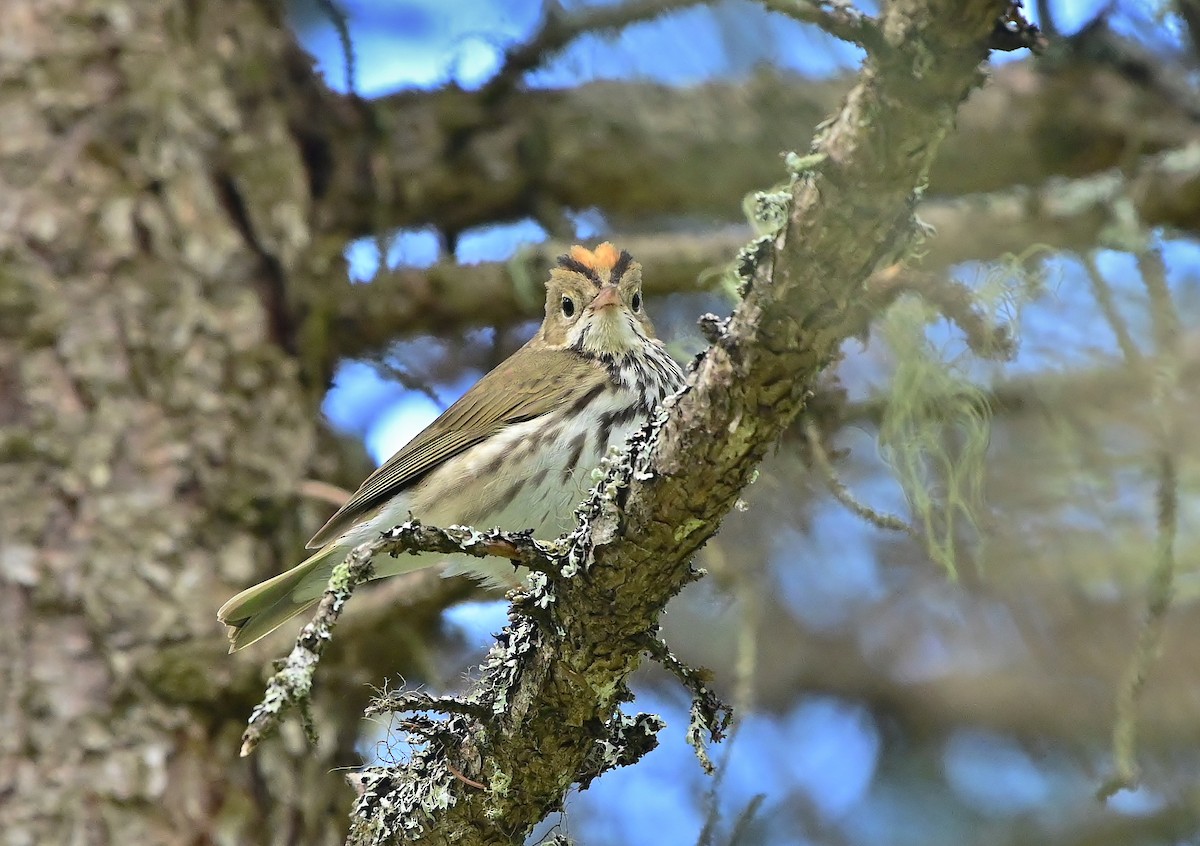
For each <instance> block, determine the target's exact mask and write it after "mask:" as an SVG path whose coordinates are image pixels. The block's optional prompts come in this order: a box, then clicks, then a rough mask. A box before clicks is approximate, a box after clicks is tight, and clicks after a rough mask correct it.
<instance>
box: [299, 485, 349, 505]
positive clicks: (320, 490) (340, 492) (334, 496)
mask: <svg viewBox="0 0 1200 846" xmlns="http://www.w3.org/2000/svg"><path fill="white" fill-rule="evenodd" d="M300 495H301V496H305V497H308V498H309V499H319V500H320V501H321V502H328V503H329V504H330V505H333V506H336V507H338V508H341V507H342V506H343V505H345V504H346V503H347V502H349V500H350V497H351V495H352V494H351V493H350V491H348V490H346V489H345V488H339V487H338V486H337V485H331V484H330V483H329V482H322V481H321V480H320V479H305V480H304V481H302V482H301V483H300Z"/></svg>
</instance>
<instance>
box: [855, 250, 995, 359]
mask: <svg viewBox="0 0 1200 846" xmlns="http://www.w3.org/2000/svg"><path fill="white" fill-rule="evenodd" d="M867 292H868V297H869V299H870V300H871V302H870V305H871V308H872V309H875V310H877V311H882V310H883V309H885V308H886V307H887V306H888V305H889V304H890V303H892V302H893V301H894V300H895V299H896V298H897V297H898V296H900V295H901V294H904V293H912V294H916V295H917V296H919V297H920V298H921V299H923V300H925V302H927V303H929V304H930V305H931V306H933V307H934V308H936V309H937V310H938V311H939V312H940V313H941V314H942V315H943V316H944V317H945V318H946V319H947V320H949V321H951V322H952V323H953V324H954V325H955V326H957V327H958V328H959V329H961V330H962V333H963V336H964V339H965V340H966V342H967V346H968V347H970V348H971V352H973V353H975V355H977V356H979V357H980V358H991V359H1002V360H1008V359H1011V358H1012V357H1013V356H1014V355H1016V352H1017V345H1016V341H1015V339H1014V338H1013V336H1012V333H1011V332H1010V331H1009V329H1008V327H1007V326H1005V325H1003V324H1001V323H993V322H992V321H991V320H989V319H988V318H987V316H986V315H984V314H983V313H982V312H981V311H980V310H979V308H978V306H977V300H976V299H975V295H974V294H973V293H972V292H971V289H970V288H968V287H967V286H966V285H962V284H959V283H958V282H955V281H954V280H953V279H951V278H950V277H949V276H946V275H945V274H942V273H930V272H927V271H922V270H916V269H912V268H903V267H901V266H900V265H898V264H894V265H891V266H889V267H886V268H884V269H882V270H880V271H878V272H877V273H875V274H874V275H873V276H872V277H871V279H870V281H869V282H868V283H867Z"/></svg>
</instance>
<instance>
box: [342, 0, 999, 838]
mask: <svg viewBox="0 0 1200 846" xmlns="http://www.w3.org/2000/svg"><path fill="white" fill-rule="evenodd" d="M1006 11H1008V6H1007V5H1006V4H1005V3H1003V2H987V1H986V0H972V2H967V3H948V2H947V3H936V2H933V3H926V2H919V1H918V0H904V2H895V3H892V4H891V5H889V6H888V7H887V8H885V10H884V13H883V16H882V18H881V31H882V32H883V33H884V38H885V39H886V40H887V45H888V50H886V51H885V56H883V57H874V56H873V57H871V58H868V60H867V62H866V64H865V66H864V69H863V71H862V74H861V76H860V79H859V82H858V83H857V84H856V85H855V87H854V88H853V90H852V91H851V92H850V94H849V95H848V96H847V99H846V101H845V104H844V106H843V108H842V110H841V111H840V113H839V114H838V115H837V116H836V117H835V118H834V119H833V120H832V121H831V122H830V123H829V124H828V125H827V126H826V128H825V129H824V130H823V131H822V132H821V134H820V135H819V136H818V138H817V139H816V140H815V142H814V147H813V152H814V153H815V154H816V158H814V159H812V161H813V162H814V164H813V165H812V166H811V167H810V168H809V169H807V170H806V171H805V172H803V173H801V174H799V175H797V176H796V178H795V179H794V181H793V183H792V185H791V188H790V191H789V194H790V203H789V208H788V213H787V215H786V218H785V225H784V228H783V229H782V230H781V231H780V233H779V235H778V237H777V238H776V239H775V240H774V242H773V244H771V245H769V247H768V249H767V251H766V252H765V253H763V251H762V250H759V251H758V253H757V255H758V256H759V257H760V258H761V259H765V261H760V262H758V263H757V265H756V266H754V267H750V266H748V265H745V264H744V265H743V266H744V267H747V269H749V270H752V271H753V275H752V278H750V279H748V280H747V290H746V296H745V299H744V301H743V302H742V304H741V306H740V307H739V308H738V310H737V312H736V313H735V314H734V316H733V318H732V320H731V321H729V323H728V324H726V325H724V326H723V327H718V330H717V331H718V332H719V336H718V338H717V342H716V343H715V344H714V345H713V346H712V347H711V348H710V349H709V350H708V352H707V353H706V354H705V355H704V356H703V357H702V358H701V360H700V361H699V362H698V364H697V366H696V367H695V369H694V371H693V373H692V375H691V377H690V379H689V385H688V388H686V389H685V390H684V391H683V393H681V394H680V395H679V396H678V397H677V398H676V399H675V400H673V401H671V402H669V403H668V404H667V407H665V408H663V409H661V410H660V414H659V415H658V416H657V417H656V419H655V420H654V421H652V422H651V423H650V424H649V425H648V426H647V427H645V428H644V429H643V430H642V431H641V432H640V433H639V434H638V435H636V436H635V437H634V438H632V439H631V441H630V444H629V448H628V452H626V453H625V454H624V455H623V456H621V457H620V458H618V459H616V460H613V461H611V462H609V463H608V465H607V466H606V468H605V472H604V477H603V479H602V480H601V482H600V484H599V485H598V487H597V489H596V490H595V491H594V493H593V495H592V497H591V499H590V500H589V502H588V503H587V505H586V506H585V508H584V509H583V510H582V511H581V512H580V515H581V518H582V519H581V524H580V527H579V529H578V530H577V531H576V532H575V533H574V534H573V535H572V536H571V540H570V548H569V552H568V553H567V555H566V559H565V564H564V566H563V567H562V568H561V570H559V571H558V572H550V573H547V574H544V575H539V578H537V579H535V584H534V586H533V587H532V588H531V590H530V591H529V592H528V593H527V594H526V595H525V596H524V597H523V598H522V599H521V600H520V601H519V602H516V603H514V607H513V611H512V614H511V620H512V624H511V625H510V626H509V628H508V629H507V630H506V632H505V634H504V635H503V637H502V639H501V642H500V643H499V644H498V645H497V646H496V647H495V648H494V649H493V652H492V654H491V656H490V657H489V660H488V662H487V663H486V664H485V667H484V669H483V674H482V676H481V678H480V680H479V681H478V682H477V684H476V685H475V687H474V688H473V690H472V692H471V694H470V695H469V698H471V699H472V700H473V701H475V702H477V703H479V704H482V705H484V706H486V709H487V713H488V716H487V717H486V718H483V719H469V718H467V717H464V716H462V715H453V716H451V717H450V718H448V720H447V721H446V731H445V733H443V734H442V735H440V737H439V739H438V742H437V743H436V744H429V745H427V746H426V747H424V748H423V749H421V750H418V752H417V753H416V754H414V756H413V758H412V760H411V761H409V762H408V763H407V764H405V765H402V766H399V767H396V768H387V769H384V770H372V771H371V772H370V773H369V775H368V777H367V778H366V782H368V783H366V784H365V788H364V790H363V793H362V795H361V796H360V799H359V802H358V804H357V805H356V809H355V812H354V817H353V831H352V837H353V839H354V840H356V841H358V842H369V843H386V842H394V841H396V840H398V839H400V838H402V837H403V838H404V839H406V840H411V841H417V840H419V841H422V842H438V843H449V842H462V843H491V842H502V841H503V842H510V841H511V840H513V839H514V838H516V839H519V838H520V837H521V836H523V834H524V833H526V832H528V831H529V829H530V828H531V827H532V826H533V825H534V824H535V823H536V822H537V821H538V820H539V819H541V818H542V817H543V816H544V815H545V814H546V813H547V812H548V811H550V810H552V809H553V808H556V807H559V806H560V805H561V803H562V801H563V797H564V793H565V791H566V790H567V789H568V787H569V786H570V785H571V784H572V783H573V782H575V781H576V780H578V779H579V778H581V777H582V775H583V774H585V773H586V772H587V767H586V766H585V764H586V762H587V761H588V758H589V754H590V753H591V752H592V750H593V748H594V739H595V737H596V734H597V732H598V731H603V727H605V726H609V725H611V724H612V721H613V720H614V719H617V714H618V711H617V708H618V705H619V704H620V703H621V702H622V701H624V700H626V699H627V698H628V697H629V692H628V688H627V687H626V683H627V679H628V677H629V674H630V673H631V672H632V671H633V669H634V668H635V667H636V666H637V665H638V663H639V661H640V659H641V656H642V653H643V650H644V648H645V644H646V638H647V637H648V636H654V635H655V634H656V632H657V628H658V616H659V614H660V613H661V611H662V609H663V608H664V607H665V605H666V603H667V601H668V600H669V599H670V598H671V597H672V596H674V595H675V594H676V593H677V592H678V591H679V590H680V589H681V588H682V587H683V585H684V584H685V583H687V582H688V581H689V580H691V579H694V578H696V576H697V574H696V573H695V571H694V570H693V569H692V567H691V563H690V562H691V558H692V556H693V554H694V553H695V552H696V550H697V549H698V548H699V547H700V546H701V545H702V544H703V543H704V542H705V541H706V540H707V539H708V538H709V537H711V535H712V534H713V533H714V532H715V531H716V529H717V526H718V525H719V523H720V521H721V518H722V517H723V516H724V514H725V513H727V512H728V511H729V509H730V508H731V507H732V506H733V504H734V503H735V501H736V499H737V497H738V495H739V493H740V491H741V490H742V488H743V487H744V486H745V485H746V484H747V483H748V481H749V480H750V478H751V475H752V473H753V472H754V470H755V468H756V466H757V464H758V462H759V460H760V459H761V458H762V457H763V455H764V454H765V453H766V451H767V450H768V449H769V448H770V446H771V445H772V444H773V443H774V442H775V439H776V438H777V437H778V436H779V435H780V434H781V433H782V431H783V430H784V428H785V427H786V426H788V424H789V423H790V422H791V421H792V420H793V419H794V418H795V417H796V415H797V414H798V413H799V412H800V410H801V408H802V406H803V403H804V401H805V398H806V396H807V395H808V389H809V387H810V385H811V384H812V382H813V380H814V379H815V378H816V377H817V375H818V374H819V373H820V372H821V371H822V370H823V368H825V367H826V366H827V365H828V364H829V363H830V362H831V361H833V360H834V358H835V356H836V354H837V350H838V347H839V345H840V344H841V343H842V342H843V341H844V340H845V339H846V338H847V337H849V336H850V335H851V334H852V333H853V332H854V331H855V330H856V329H857V327H858V325H859V319H860V317H859V315H858V313H857V310H856V309H855V308H854V307H853V303H854V302H855V300H856V299H857V298H859V297H860V296H861V295H862V293H863V289H864V286H865V284H866V282H867V280H868V278H869V277H870V276H871V274H872V273H873V272H874V271H875V269H876V268H877V267H879V266H881V265H883V264H888V263H891V262H894V261H895V260H896V259H897V258H898V257H900V256H902V255H903V254H904V253H905V252H906V251H907V250H908V249H909V248H910V246H911V240H912V238H913V235H914V233H915V232H916V231H917V229H918V227H916V226H915V225H914V223H913V219H912V211H913V208H914V206H915V197H916V194H917V192H918V189H919V188H920V186H922V185H923V183H924V181H925V179H926V177H927V175H928V173H929V169H930V166H931V164H932V161H933V157H934V154H935V153H936V151H937V149H938V147H939V145H940V141H941V139H942V138H944V137H945V136H946V135H947V134H948V133H949V132H950V130H951V125H952V122H953V119H954V115H955V112H956V109H957V107H958V104H959V103H960V102H961V101H962V100H963V98H964V97H965V96H966V95H967V93H968V92H969V91H970V90H971V89H972V88H973V87H974V86H975V85H976V84H978V82H979V81H980V76H979V73H978V66H979V64H980V63H981V62H982V61H983V60H984V59H985V58H986V54H987V50H986V46H985V45H986V42H987V39H988V37H989V35H990V34H991V32H992V30H993V27H994V24H995V21H996V20H997V18H999V17H1000V16H1001V15H1002V14H1004V13H1006ZM450 767H453V768H454V770H453V771H452V770H451V769H450ZM454 771H457V772H458V773H461V775H462V776H463V777H464V778H465V779H469V780H470V781H471V782H474V783H476V784H480V785H486V789H482V790H481V789H478V788H476V787H473V786H471V785H470V784H468V783H466V782H465V781H464V780H463V779H460V778H457V777H455V775H454Z"/></svg>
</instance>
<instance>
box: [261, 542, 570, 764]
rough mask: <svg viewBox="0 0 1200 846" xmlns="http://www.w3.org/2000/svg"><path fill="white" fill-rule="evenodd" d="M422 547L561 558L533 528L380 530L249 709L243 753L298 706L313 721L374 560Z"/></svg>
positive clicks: (339, 571) (346, 567)
mask: <svg viewBox="0 0 1200 846" xmlns="http://www.w3.org/2000/svg"><path fill="white" fill-rule="evenodd" d="M418 552H439V553H443V554H454V553H462V554H465V555H471V556H474V557H476V558H486V557H489V556H497V557H500V558H508V559H509V560H511V561H513V562H514V563H518V564H521V565H523V566H525V567H527V568H529V569H531V570H540V571H547V570H554V569H556V567H557V565H558V561H559V559H558V558H557V557H556V555H555V554H554V553H553V552H552V550H551V548H550V547H549V546H547V545H546V544H543V543H542V542H540V541H537V540H534V538H533V537H532V536H531V535H529V534H528V533H522V532H499V531H490V532H480V531H477V530H475V529H472V528H469V527H466V526H451V527H450V528H448V529H439V528H435V527H433V526H425V525H422V524H421V523H419V522H418V521H416V520H409V521H408V522H406V523H403V524H402V525H399V526H396V527H395V528H392V529H389V530H388V531H386V532H383V533H381V534H380V536H379V537H378V538H376V539H375V540H372V541H368V542H366V543H363V544H360V545H359V546H357V547H355V549H354V550H353V551H352V552H351V553H350V554H349V555H348V556H347V557H346V560H345V561H343V562H342V563H341V564H339V565H338V566H337V567H335V568H334V570H333V575H332V576H330V577H329V586H328V587H327V588H326V590H325V595H324V596H322V597H321V602H320V604H319V605H318V606H317V611H316V613H315V614H314V615H313V618H312V620H311V621H310V622H309V623H308V625H306V626H305V627H304V628H303V629H301V631H300V634H299V636H298V637H297V638H296V645H295V646H293V647H292V651H291V652H290V653H289V654H288V656H287V657H286V658H285V659H284V660H283V663H282V666H281V667H280V669H279V670H278V671H276V673H275V675H273V676H272V677H271V680H270V681H269V682H268V683H267V689H266V692H265V693H264V694H263V699H262V701H261V702H260V703H259V704H258V705H257V706H255V708H254V711H253V712H252V713H251V714H250V720H249V722H248V724H247V726H246V731H245V732H244V733H243V734H242V750H241V754H242V757H245V756H247V755H249V754H250V753H251V752H253V751H254V748H255V747H256V746H258V744H259V743H261V742H262V740H263V739H264V738H266V737H267V736H269V735H270V734H271V732H273V731H274V730H275V728H276V726H277V725H278V724H279V720H280V718H281V717H282V716H283V715H284V714H285V713H287V711H288V710H289V709H290V708H291V707H293V706H295V707H297V708H299V709H300V711H301V715H302V716H303V717H305V726H306V728H307V727H308V725H309V724H310V721H309V720H308V719H307V716H306V715H307V710H308V703H309V698H310V696H311V693H312V680H313V676H314V675H315V673H316V670H317V665H318V664H319V663H320V660H321V654H322V653H323V652H324V651H325V647H326V646H327V645H328V643H329V640H330V638H331V636H332V630H333V627H334V626H335V625H337V621H338V619H339V618H340V617H341V615H342V611H343V609H344V608H345V606H346V603H347V602H348V601H349V599H350V596H351V595H352V594H353V593H354V590H355V588H357V587H358V586H359V585H361V584H362V583H363V582H365V581H368V580H369V579H370V578H371V575H372V573H373V572H374V567H373V566H372V564H371V560H372V559H373V558H374V557H375V556H377V555H384V554H386V555H392V556H396V555H399V554H401V553H410V554H415V553H418Z"/></svg>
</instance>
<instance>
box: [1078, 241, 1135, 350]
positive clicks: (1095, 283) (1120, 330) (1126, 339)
mask: <svg viewBox="0 0 1200 846" xmlns="http://www.w3.org/2000/svg"><path fill="white" fill-rule="evenodd" d="M1080 260H1081V261H1082V262H1083V266H1084V268H1085V269H1086V270H1087V276H1088V284H1089V285H1091V288H1092V298H1093V299H1094V300H1095V301H1096V305H1097V306H1099V307H1100V312H1101V313H1102V314H1103V315H1104V319H1105V320H1106V321H1107V322H1108V327H1109V328H1110V329H1112V332H1113V335H1114V336H1115V337H1116V339H1117V346H1118V347H1120V348H1121V355H1123V356H1125V363H1126V364H1129V365H1130V366H1136V365H1139V364H1141V361H1142V353H1141V351H1140V350H1138V348H1137V344H1135V343H1134V342H1133V336H1132V335H1130V333H1129V323H1128V322H1126V320H1125V318H1124V317H1123V316H1122V315H1121V312H1120V310H1119V309H1118V308H1117V301H1116V297H1114V296H1113V290H1112V287H1111V286H1110V285H1109V284H1108V282H1107V281H1106V280H1105V278H1104V274H1102V273H1101V272H1100V268H1099V267H1097V266H1096V258H1095V256H1094V255H1093V254H1092V253H1084V254H1082V255H1081V256H1080Z"/></svg>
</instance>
